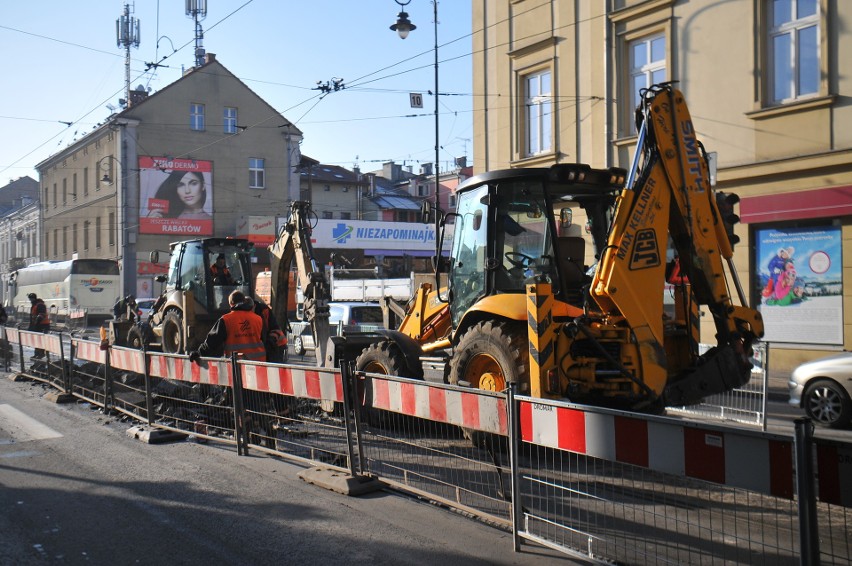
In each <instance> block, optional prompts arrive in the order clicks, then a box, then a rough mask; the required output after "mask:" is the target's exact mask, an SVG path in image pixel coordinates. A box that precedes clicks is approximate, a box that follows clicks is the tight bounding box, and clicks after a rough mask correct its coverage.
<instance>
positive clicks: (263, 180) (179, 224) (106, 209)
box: [36, 53, 302, 296]
mask: <svg viewBox="0 0 852 566" xmlns="http://www.w3.org/2000/svg"><path fill="white" fill-rule="evenodd" d="M301 139H302V132H301V131H300V130H299V129H298V128H296V127H295V126H294V125H293V124H292V123H290V122H289V121H288V120H287V119H286V118H284V116H282V115H281V114H280V113H279V112H277V111H276V110H275V109H274V108H273V107H272V106H270V105H269V104H267V103H266V102H265V101H264V100H262V99H261V98H260V97H259V96H257V95H256V94H255V93H254V92H253V91H252V90H251V89H249V88H248V87H247V86H246V85H245V84H244V83H243V82H242V81H240V80H239V79H238V78H237V77H236V76H234V75H233V74H232V73H231V72H230V71H228V70H227V69H226V68H225V67H224V66H223V65H222V64H221V63H220V62H218V61H217V60H216V58H215V55H213V54H209V53H208V54H207V55H206V61H205V64H204V65H202V66H200V67H196V68H193V69H190V70H189V71H187V72H186V73H185V74H184V76H183V77H182V78H180V79H179V80H177V81H175V82H174V83H172V84H171V85H169V86H167V87H166V88H164V89H162V90H161V91H159V92H157V93H155V94H153V95H151V96H147V93H145V92H141V91H139V90H137V91H134V92H133V96H131V100H130V105H129V106H128V108H127V109H125V110H124V111H122V112H120V113H118V114H115V115H113V116H111V117H110V118H109V119H108V120H107V121H106V122H105V123H104V124H103V125H101V126H100V127H98V128H96V129H95V130H94V131H92V132H91V133H90V134H88V135H86V136H85V137H83V138H82V139H80V140H77V141H76V142H74V143H73V144H72V145H70V146H69V147H68V148H66V149H65V150H63V151H61V152H59V153H57V154H55V155H53V156H51V157H50V158H48V159H46V160H44V161H43V162H41V163H39V164H38V165H37V166H36V168H37V170H38V171H39V174H40V186H41V197H42V202H41V205H42V213H43V227H42V232H41V234H42V238H43V244H44V245H43V250H42V258H43V259H49V260H53V259H70V258H71V257H72V256H73V255H74V254H76V255H77V257H79V258H109V259H115V260H116V261H118V262H119V265H120V267H121V270H122V293H135V294H136V295H137V296H152V295H153V294H154V293H156V292H157V291H158V289H157V288H155V286H154V281H153V278H154V276H155V275H156V274H157V273H161V272H163V271H164V270H165V269H166V265H165V264H160V265H152V264H151V263H150V261H149V254H150V252H151V251H153V250H161V251H165V250H168V249H169V244H170V243H171V242H175V241H179V240H186V239H193V238H199V237H207V236H234V235H235V234H236V231H237V229H238V227H239V226H240V225H242V224H243V223H244V222H245V217H247V216H252V215H264V216H269V215H273V216H275V215H279V214H280V215H284V214H286V211H287V210H289V207H290V202H291V201H292V200H295V199H298V198H299V179H298V172H297V165H298V163H299V158H300V154H299V143H300V141H301Z"/></svg>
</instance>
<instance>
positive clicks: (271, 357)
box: [246, 297, 287, 363]
mask: <svg viewBox="0 0 852 566" xmlns="http://www.w3.org/2000/svg"><path fill="white" fill-rule="evenodd" d="M246 302H247V303H249V304H250V305H251V306H252V308H253V309H254V312H255V314H257V316H259V317H260V318H261V319H262V320H263V333H262V336H263V344H264V345H265V346H266V361H268V362H275V363H278V362H284V361H287V356H286V354H287V335H286V334H284V331H283V330H281V326H279V324H278V319H277V318H275V314H274V313H273V312H272V309H271V308H269V305H267V304H266V303H264V302H263V301H262V300H260V299H259V298H258V299H252V298H251V297H246Z"/></svg>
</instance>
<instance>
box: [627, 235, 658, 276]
mask: <svg viewBox="0 0 852 566" xmlns="http://www.w3.org/2000/svg"><path fill="white" fill-rule="evenodd" d="M658 265H660V251H659V247H658V246H657V233H656V232H654V231H653V230H651V229H645V230H639V231H638V232H636V243H635V244H634V245H633V254H631V256H630V266H629V267H630V269H631V270H635V269H647V268H649V267H657V266H658Z"/></svg>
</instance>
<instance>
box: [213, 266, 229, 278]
mask: <svg viewBox="0 0 852 566" xmlns="http://www.w3.org/2000/svg"><path fill="white" fill-rule="evenodd" d="M210 273H212V274H213V277H219V276H222V277H230V276H231V270H230V269H228V268H227V267H223V268H222V273H219V266H218V265H216V264H215V263H214V264H213V265H211V266H210Z"/></svg>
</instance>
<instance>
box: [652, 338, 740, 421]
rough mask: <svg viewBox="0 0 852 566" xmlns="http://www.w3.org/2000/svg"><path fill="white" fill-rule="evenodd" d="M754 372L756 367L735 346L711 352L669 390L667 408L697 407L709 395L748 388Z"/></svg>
mask: <svg viewBox="0 0 852 566" xmlns="http://www.w3.org/2000/svg"><path fill="white" fill-rule="evenodd" d="M740 349H741V348H740ZM751 368H752V364H751V363H750V362H749V361H748V359H747V358H745V357H744V356H743V354H742V353H741V352H737V349H736V348H734V346H731V345H730V344H727V345H723V346H717V347H715V348H711V349H710V350H708V351H707V352H706V353H705V354H704V355H702V356H701V357H700V358H698V365H696V366H694V367H693V368H691V369H689V370H687V371H686V372H684V374H683V375H682V376H681V377H680V378H678V379H677V380H676V381H674V382H672V383H671V384H669V385H668V386H667V387H666V389H665V392H664V397H665V402H666V406H667V407H679V406H682V405H694V404H696V403H700V402H701V401H702V400H703V399H704V398H705V397H707V396H708V395H715V394H717V393H724V392H726V391H730V390H731V389H734V388H736V387H740V386H742V385H745V384H746V383H748V380H749V379H750V378H751Z"/></svg>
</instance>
